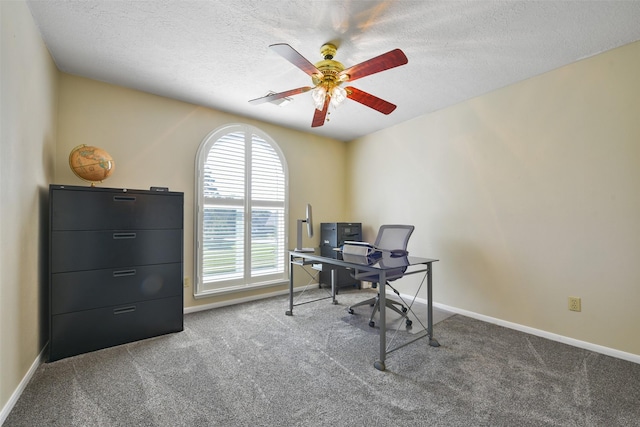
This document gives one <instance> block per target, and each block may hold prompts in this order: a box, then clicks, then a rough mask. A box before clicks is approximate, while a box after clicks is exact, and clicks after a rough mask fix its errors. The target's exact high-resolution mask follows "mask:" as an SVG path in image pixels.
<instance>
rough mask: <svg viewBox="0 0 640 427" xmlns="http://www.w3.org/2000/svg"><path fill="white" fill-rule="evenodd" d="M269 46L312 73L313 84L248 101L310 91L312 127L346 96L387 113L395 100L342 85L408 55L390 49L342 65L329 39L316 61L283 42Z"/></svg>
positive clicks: (398, 62) (392, 65)
mask: <svg viewBox="0 0 640 427" xmlns="http://www.w3.org/2000/svg"><path fill="white" fill-rule="evenodd" d="M269 48H270V49H271V50H273V51H274V52H276V53H277V54H279V55H280V56H282V57H283V58H284V59H286V60H287V61H289V62H291V63H292V64H293V65H295V66H296V67H298V68H300V69H301V70H302V71H304V72H305V73H307V74H308V75H309V76H311V81H312V83H313V86H303V87H299V88H296V89H291V90H287V91H285V92H279V93H272V94H269V95H266V96H263V97H261V98H256V99H252V100H250V101H249V102H250V103H251V104H262V103H265V102H271V101H275V100H277V99H281V98H286V97H289V96H293V95H298V94H301V93H305V92H308V91H311V95H312V97H313V102H314V104H315V107H316V110H315V111H314V115H313V121H312V122H311V127H318V126H322V125H323V124H324V122H325V119H326V116H327V111H328V109H329V104H333V106H334V107H336V106H338V105H339V104H340V103H341V102H342V101H344V100H345V98H349V99H352V100H354V101H356V102H359V103H361V104H363V105H366V106H367V107H369V108H373V109H374V110H376V111H379V112H381V113H382V114H390V113H391V112H392V111H393V110H395V109H396V106H395V105H394V104H392V103H390V102H388V101H385V100H384V99H380V98H378V97H376V96H373V95H371V94H369V93H367V92H364V91H362V90H360V89H356V88H355V87H353V86H347V87H344V88H343V87H342V84H343V83H345V82H352V81H354V80H357V79H360V78H362V77H366V76H369V75H371V74H375V73H379V72H380V71H384V70H388V69H391V68H395V67H399V66H400V65H404V64H406V63H407V62H408V60H407V57H406V56H405V54H404V52H402V51H401V50H400V49H394V50H391V51H389V52H387V53H383V54H382V55H380V56H376V57H375V58H371V59H369V60H367V61H364V62H361V63H360V64H357V65H354V66H353V67H350V68H346V69H345V67H344V65H342V64H341V63H340V62H338V61H335V60H334V59H333V57H334V56H335V54H336V51H337V50H338V49H337V47H336V46H335V45H333V44H331V43H327V44H324V45H323V46H322V48H321V49H320V53H321V54H322V56H323V58H324V59H323V60H322V61H320V62H317V63H316V64H315V65H314V64H312V63H311V62H309V61H308V60H307V59H305V57H304V56H302V55H301V54H300V53H298V52H297V51H296V50H295V49H294V48H292V47H291V46H289V45H288V44H286V43H278V44H272V45H270V46H269Z"/></svg>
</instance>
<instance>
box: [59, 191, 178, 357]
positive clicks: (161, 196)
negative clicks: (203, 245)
mask: <svg viewBox="0 0 640 427" xmlns="http://www.w3.org/2000/svg"><path fill="white" fill-rule="evenodd" d="M49 197H50V199H49V221H50V223H49V233H50V236H49V237H50V239H49V315H50V319H49V361H50V362H52V361H54V360H58V359H62V358H65V357H69V356H73V355H77V354H81V353H86V352H89V351H93V350H98V349H102V348H106V347H111V346H115V345H120V344H124V343H127V342H131V341H136V340H140V339H144V338H150V337H154V336H157V335H162V334H166V333H171V332H178V331H182V330H183V288H182V277H183V210H184V208H183V205H184V195H183V193H179V192H172V191H162V192H160V191H148V190H128V189H113V188H95V187H77V186H63V185H51V186H50V187H49Z"/></svg>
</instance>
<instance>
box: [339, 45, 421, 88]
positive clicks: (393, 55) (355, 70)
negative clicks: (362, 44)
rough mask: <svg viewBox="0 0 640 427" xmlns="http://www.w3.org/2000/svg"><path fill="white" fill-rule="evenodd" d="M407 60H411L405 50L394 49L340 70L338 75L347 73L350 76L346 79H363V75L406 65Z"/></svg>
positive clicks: (350, 80)
mask: <svg viewBox="0 0 640 427" xmlns="http://www.w3.org/2000/svg"><path fill="white" fill-rule="evenodd" d="M407 62H409V60H408V59H407V57H406V56H405V54H404V52H402V51H401V50H400V49H394V50H391V51H389V52H387V53H383V54H382V55H380V56H376V57H375V58H371V59H369V60H368V61H364V62H361V63H360V64H358V65H354V66H353V67H351V68H347V69H346V70H344V71H342V72H340V74H338V77H341V76H344V75H347V76H348V78H347V79H346V81H349V82H352V81H354V80H357V79H361V78H362V77H366V76H369V75H371V74H375V73H379V72H380V71H384V70H389V69H391V68H395V67H399V66H400V65H404V64H406V63H407Z"/></svg>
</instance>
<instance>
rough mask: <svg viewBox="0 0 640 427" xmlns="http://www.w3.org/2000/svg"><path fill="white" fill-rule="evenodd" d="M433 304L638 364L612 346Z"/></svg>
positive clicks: (633, 356) (637, 358)
mask: <svg viewBox="0 0 640 427" xmlns="http://www.w3.org/2000/svg"><path fill="white" fill-rule="evenodd" d="M407 297H408V298H411V297H410V296H407ZM403 298H405V296H403ZM416 301H419V299H416ZM422 301H423V303H426V300H422ZM433 306H434V307H436V308H439V309H441V310H444V311H449V312H451V313H457V314H461V315H463V316H467V317H471V318H472V319H477V320H481V321H483V322H487V323H493V324H495V325H498V326H504V327H505V328H509V329H514V330H516V331H520V332H525V333H527V334H531V335H535V336H538V337H542V338H546V339H549V340H552V341H557V342H561V343H563V344H567V345H571V346H573V347H578V348H582V349H585V350H590V351H593V352H596V353H601V354H604V355H606V356H611V357H615V358H617V359H622V360H626V361H629V362H633V363H638V364H640V355H637V354H633V353H627V352H624V351H620V350H616V349H613V348H609V347H604V346H601V345H598V344H593V343H590V342H586V341H580V340H577V339H574V338H569V337H565V336H562V335H558V334H554V333H552V332H547V331H543V330H540V329H535V328H531V327H529V326H524V325H520V324H518V323H513V322H508V321H506V320H501V319H496V318H495V317H489V316H485V315H483V314H478V313H474V312H472V311H467V310H463V309H460V308H456V307H451V306H448V305H445V304H440V303H437V302H434V303H433Z"/></svg>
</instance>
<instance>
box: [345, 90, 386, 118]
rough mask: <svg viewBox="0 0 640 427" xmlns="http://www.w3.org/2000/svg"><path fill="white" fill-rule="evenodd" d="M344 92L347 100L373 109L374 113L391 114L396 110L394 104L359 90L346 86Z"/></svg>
mask: <svg viewBox="0 0 640 427" xmlns="http://www.w3.org/2000/svg"><path fill="white" fill-rule="evenodd" d="M345 90H346V91H347V98H349V99H353V100H354V101H356V102H359V103H360V104H362V105H366V106H367V107H369V108H373V109H374V110H376V111H380V112H381V113H382V114H391V112H392V111H393V110H395V109H396V106H395V105H394V104H392V103H390V102H387V101H385V100H384V99H381V98H378V97H377V96H373V95H371V94H370V93H367V92H364V91H362V90H360V89H356V88H355V87H351V86H347V87H346V88H345Z"/></svg>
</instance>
